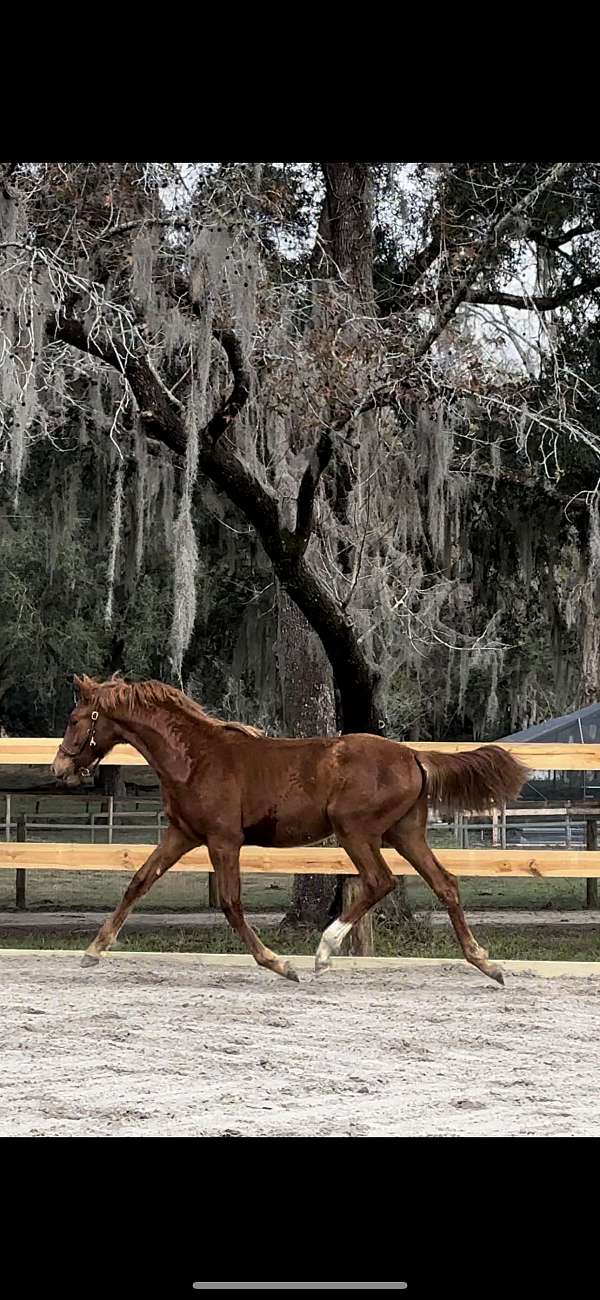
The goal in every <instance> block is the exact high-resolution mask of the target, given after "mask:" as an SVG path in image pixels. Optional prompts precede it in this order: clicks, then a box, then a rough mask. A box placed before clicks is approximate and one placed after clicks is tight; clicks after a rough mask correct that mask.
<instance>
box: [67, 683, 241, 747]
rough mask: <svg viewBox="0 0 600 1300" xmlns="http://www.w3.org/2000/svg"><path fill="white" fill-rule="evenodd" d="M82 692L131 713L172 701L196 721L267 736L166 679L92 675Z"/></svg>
mask: <svg viewBox="0 0 600 1300" xmlns="http://www.w3.org/2000/svg"><path fill="white" fill-rule="evenodd" d="M82 687H83V690H82V694H83V695H84V697H85V698H86V699H89V700H90V702H92V703H97V704H98V705H100V707H101V708H103V709H104V710H105V711H106V712H109V711H112V710H113V709H116V710H123V709H124V710H125V711H126V712H128V713H130V714H134V713H141V712H143V711H144V710H146V709H148V708H151V707H152V706H153V705H154V706H155V707H158V708H160V706H161V705H162V706H164V705H165V704H166V705H171V706H172V707H174V708H177V709H179V710H180V711H181V712H182V713H185V714H187V715H188V717H190V718H193V719H195V720H196V721H202V722H205V723H206V722H208V723H210V725H211V726H213V727H222V728H223V730H225V731H241V732H243V733H244V735H246V736H264V734H265V733H264V731H261V729H260V727H250V726H247V724H246V723H245V722H228V721H223V719H222V718H215V717H213V716H212V715H211V714H210V713H205V711H204V709H203V708H201V706H200V705H199V704H197V703H196V701H195V700H193V699H191V697H190V696H189V695H184V693H183V691H179V690H178V689H177V687H176V686H167V685H166V683H165V682H155V681H147V682H126V681H124V679H123V678H122V677H117V676H116V675H115V677H112V678H110V680H109V681H107V682H98V681H96V680H95V679H94V678H93V677H84V678H82Z"/></svg>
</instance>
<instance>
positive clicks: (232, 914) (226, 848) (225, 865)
mask: <svg viewBox="0 0 600 1300" xmlns="http://www.w3.org/2000/svg"><path fill="white" fill-rule="evenodd" d="M207 843H208V854H209V857H210V860H211V862H212V865H213V867H214V870H215V874H216V877H217V885H218V888H219V898H220V902H221V907H222V909H223V912H224V914H225V916H226V918H227V921H228V922H229V925H230V926H231V928H232V930H235V931H236V932H237V934H239V936H240V939H242V940H243V942H244V943H245V945H246V947H247V948H248V949H249V950H250V952H251V953H252V956H253V957H254V960H255V962H257V963H258V965H259V966H266V967H267V969H268V970H272V971H275V973H276V974H277V975H283V976H284V977H285V979H288V980H296V982H298V975H297V974H296V971H295V970H294V967H293V966H292V965H291V964H290V962H289V961H284V960H283V959H282V958H281V957H278V956H277V954H276V953H274V952H271V949H270V948H267V947H266V946H265V944H264V943H263V942H262V939H259V937H258V935H257V933H256V931H255V930H253V929H252V926H251V925H248V922H247V920H246V918H245V916H244V912H243V908H242V891H241V882H240V846H239V844H236V843H235V842H233V841H229V842H228V841H225V840H223V839H221V838H219V839H215V838H214V837H209V839H208V841H207Z"/></svg>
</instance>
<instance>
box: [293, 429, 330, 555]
mask: <svg viewBox="0 0 600 1300" xmlns="http://www.w3.org/2000/svg"><path fill="white" fill-rule="evenodd" d="M332 451H333V440H332V437H331V433H330V431H329V429H324V430H323V432H322V433H321V436H320V438H319V440H318V442H317V444H316V446H315V447H313V449H312V451H311V453H310V456H309V458H308V464H307V466H306V469H305V471H304V473H303V475H302V478H301V480H300V487H299V489H298V502H297V506H296V528H295V531H294V534H293V542H294V543H295V545H296V546H297V547H298V548H299V550H300V553H301V554H303V553H304V551H305V550H306V548H307V546H308V543H309V541H310V535H311V533H312V528H313V517H314V505H315V494H316V491H317V488H318V486H319V483H320V481H321V475H322V474H323V471H324V470H325V469H326V468H327V465H328V464H329V461H330V460H331V454H332Z"/></svg>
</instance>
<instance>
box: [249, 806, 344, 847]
mask: <svg viewBox="0 0 600 1300" xmlns="http://www.w3.org/2000/svg"><path fill="white" fill-rule="evenodd" d="M243 830H244V844H256V845H260V846H261V847H262V848H273V849H277V848H279V849H283V848H290V849H291V848H294V847H299V846H300V845H302V844H318V843H319V840H323V839H326V837H327V836H328V835H331V826H330V823H329V819H328V817H327V814H326V812H325V810H324V809H320V808H315V807H310V806H307V805H306V804H305V803H303V804H301V805H299V806H297V807H287V808H281V809H278V808H277V807H272V808H269V809H268V810H267V811H265V813H264V815H263V816H262V817H257V818H253V820H252V822H251V823H250V824H249V825H245V826H244V828H243Z"/></svg>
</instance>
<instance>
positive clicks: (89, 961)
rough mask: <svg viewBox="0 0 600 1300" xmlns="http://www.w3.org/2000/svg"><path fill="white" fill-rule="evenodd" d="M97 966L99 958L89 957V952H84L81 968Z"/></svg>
mask: <svg viewBox="0 0 600 1300" xmlns="http://www.w3.org/2000/svg"><path fill="white" fill-rule="evenodd" d="M99 964H100V958H99V957H91V956H90V954H89V952H86V953H85V954H84V956H83V957H82V958H81V965H82V966H99Z"/></svg>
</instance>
